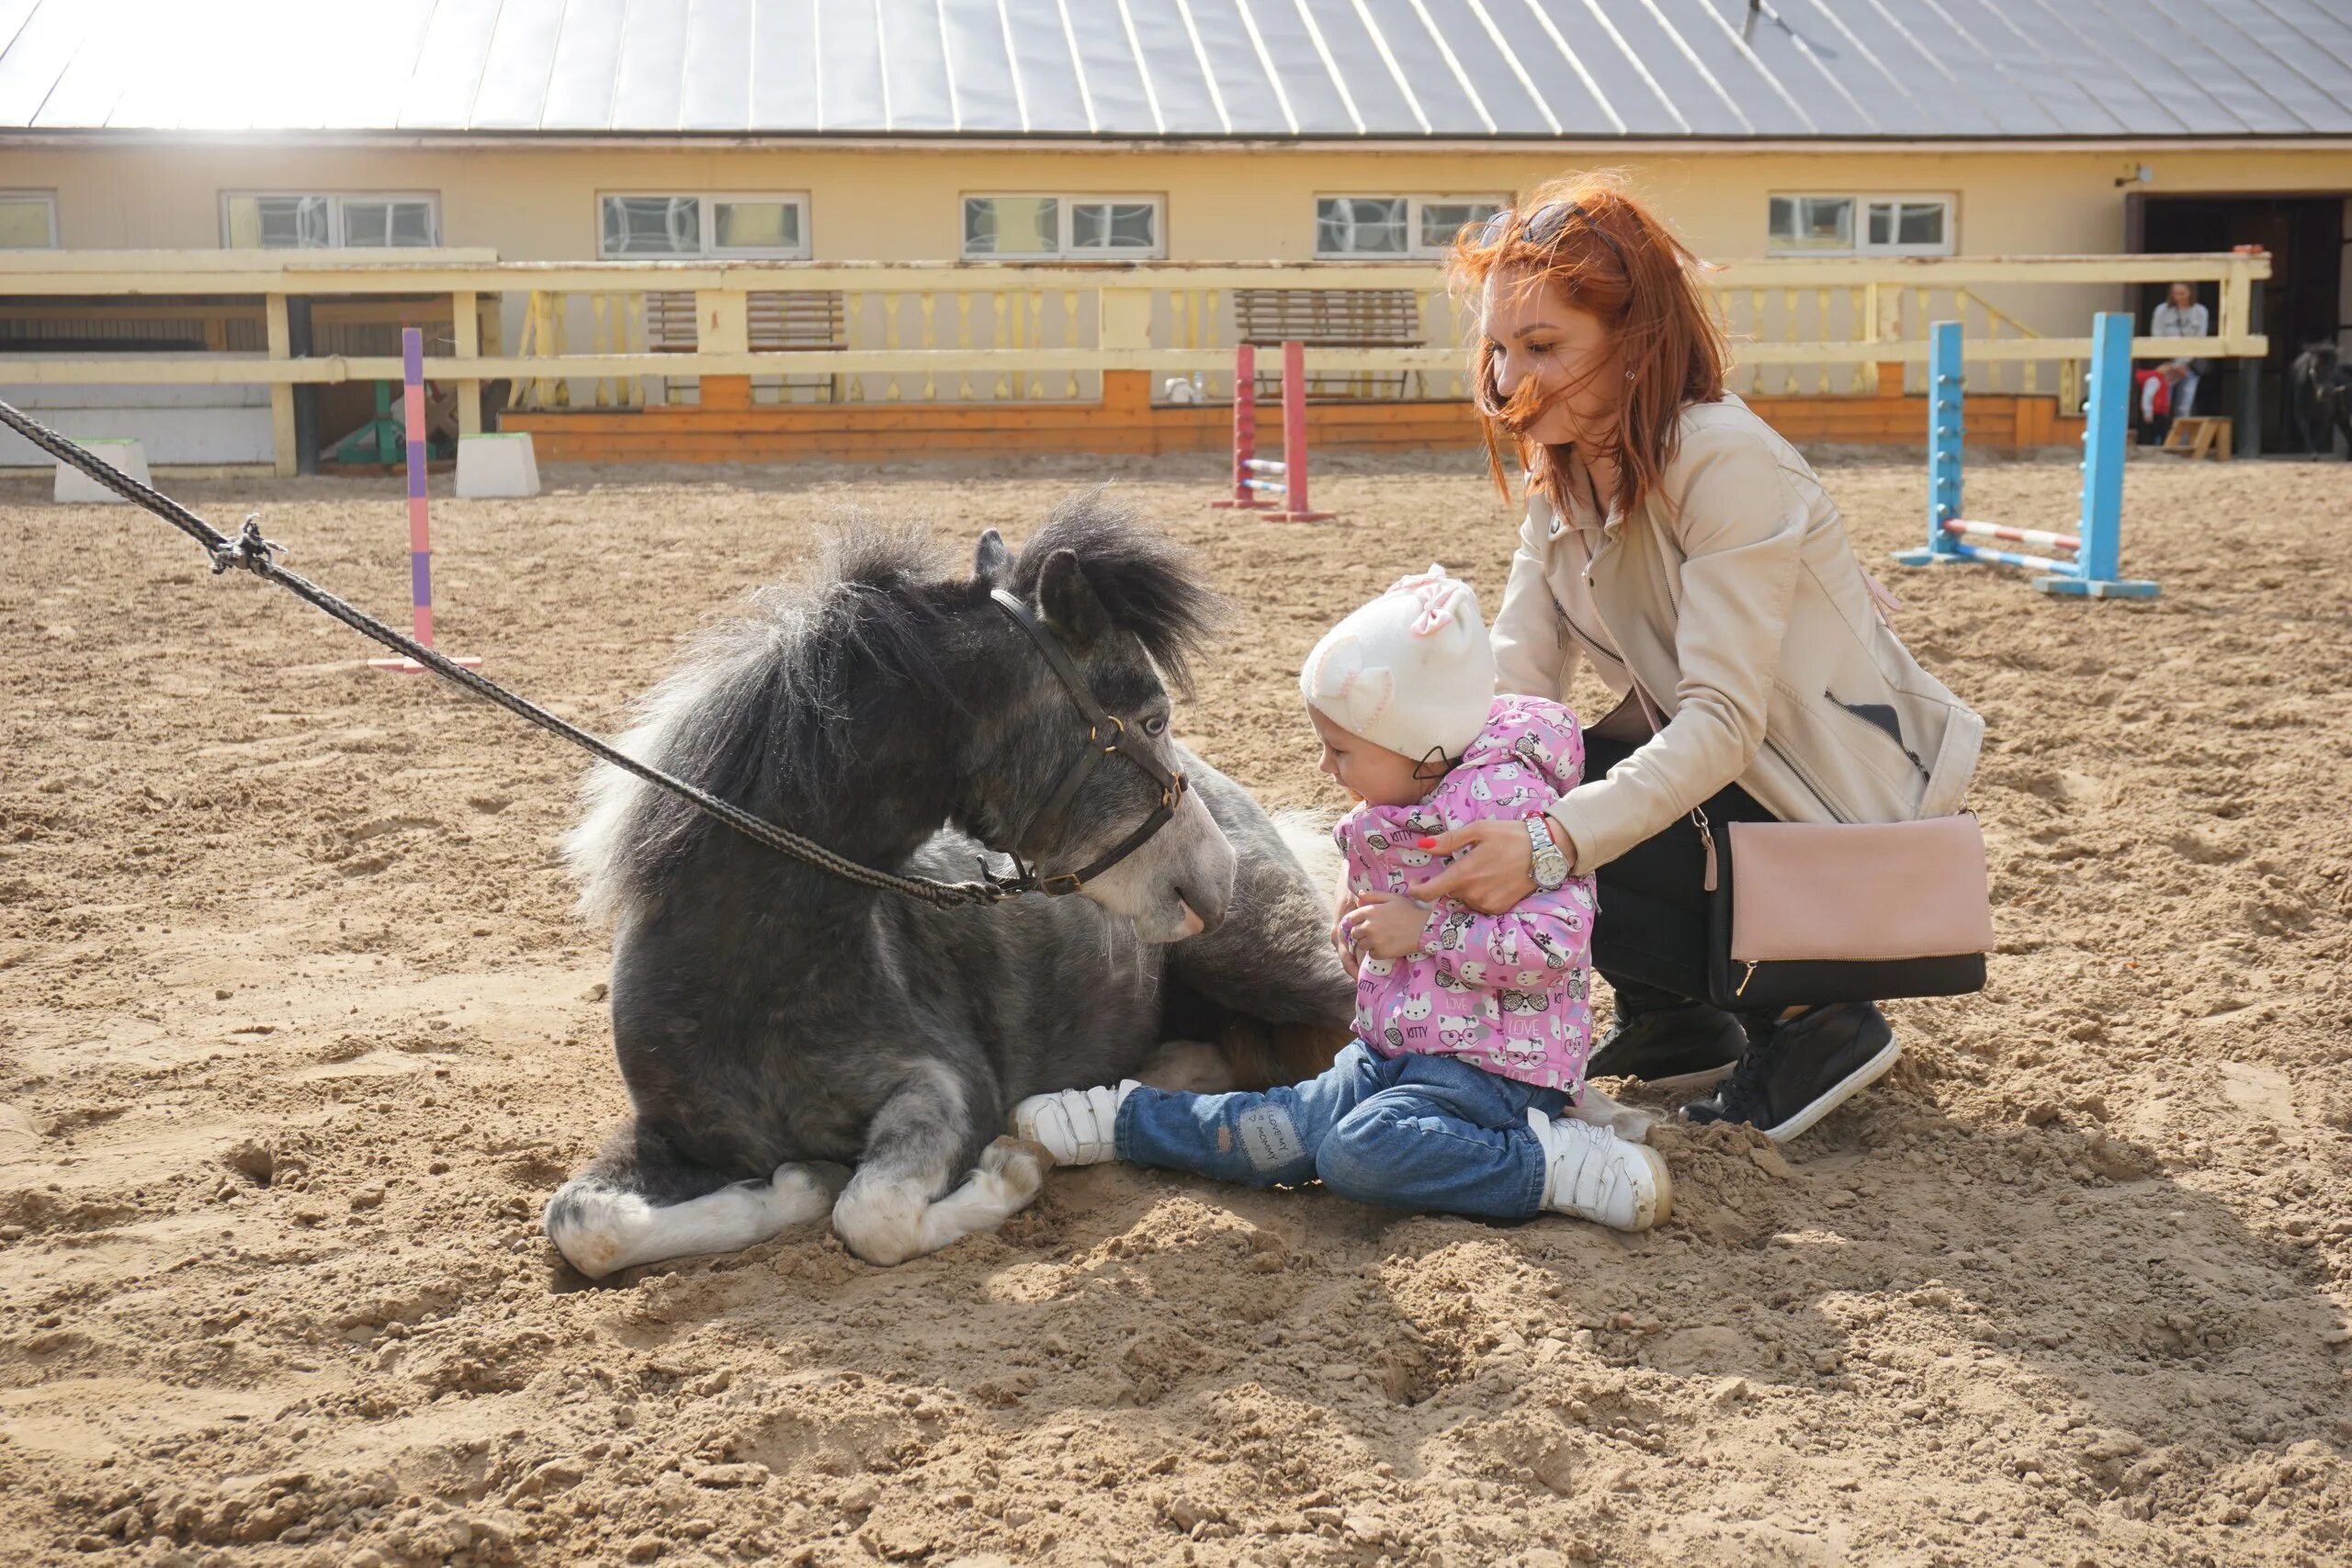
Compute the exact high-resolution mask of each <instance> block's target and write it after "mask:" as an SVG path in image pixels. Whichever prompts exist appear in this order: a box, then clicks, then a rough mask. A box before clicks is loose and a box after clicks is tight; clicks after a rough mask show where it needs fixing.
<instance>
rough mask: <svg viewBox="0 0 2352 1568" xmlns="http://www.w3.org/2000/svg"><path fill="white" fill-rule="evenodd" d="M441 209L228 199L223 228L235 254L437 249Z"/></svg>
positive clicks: (373, 201)
mask: <svg viewBox="0 0 2352 1568" xmlns="http://www.w3.org/2000/svg"><path fill="white" fill-rule="evenodd" d="M438 208H439V203H438V202H437V201H436V200H435V198H434V197H430V196H374V195H369V196H258V195H254V196H225V197H221V198H220V209H221V228H222V231H223V232H224V233H225V235H226V243H227V245H228V247H229V249H231V250H232V251H314V250H325V249H328V248H330V247H334V246H341V245H352V246H383V245H399V246H407V245H435V244H438V243H441V235H440V229H441V224H440V213H439V211H438Z"/></svg>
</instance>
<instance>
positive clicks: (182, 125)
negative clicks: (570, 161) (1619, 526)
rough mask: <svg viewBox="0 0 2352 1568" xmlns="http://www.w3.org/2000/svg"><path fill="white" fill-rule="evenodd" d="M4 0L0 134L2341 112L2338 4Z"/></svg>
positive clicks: (1684, 124) (1247, 125) (1117, 128)
mask: <svg viewBox="0 0 2352 1568" xmlns="http://www.w3.org/2000/svg"><path fill="white" fill-rule="evenodd" d="M1748 21H1749V6H1748V3H1747V0H327V3H325V4H320V3H319V0H0V40H5V45H4V46H0V130H32V131H36V132H39V131H52V130H53V131H60V132H65V131H93V130H104V131H175V130H188V131H195V130H217V131H344V132H357V133H363V134H364V133H400V134H421V135H423V134H436V133H473V134H484V135H518V136H525V137H529V136H573V135H624V136H636V135H648V136H678V135H697V134H718V135H752V136H780V137H794V136H922V137H942V136H956V135H963V136H972V137H988V138H1003V137H1021V136H1035V137H1063V138H1072V137H1074V138H1089V137H1092V138H1104V139H1116V140H1127V139H1138V138H1141V139H1148V138H1157V137H1171V138H1188V139H1189V138H1200V137H1208V138H1216V137H1236V138H1250V139H1262V138H1275V139H1293V138H1295V139H1301V140H1336V141H1354V140H1359V139H1375V140H1400V139H1401V140H1456V139H1465V138H1466V139H1479V138H1490V137H1500V138H1533V139H1548V138H1573V139H1577V140H1587V139H1595V140H1611V139H1623V140H1628V141H1633V140H1640V141H1650V140H1659V139H1664V140H1693V141H1724V140H1735V141H1736V140H1751V139H1754V140H1773V141H1781V140H1807V139H1819V140H1830V141H1849V140H1871V139H1881V138H1893V139H1902V140H1906V141H1909V140H1920V139H1957V140H1966V141H1978V140H1986V139H2002V138H2022V139H2031V140H2051V139H2064V138H2124V139H2159V138H2162V139H2172V138H2182V137H2190V138H2207V137H2211V138H2244V137H2304V136H2322V135H2324V136H2344V135H2347V134H2352V0H1770V4H1769V5H1767V6H1764V7H1763V10H1762V13H1761V15H1759V16H1758V17H1757V18H1756V19H1755V21H1754V24H1753V26H1752V28H1750V27H1749V26H1747V24H1748Z"/></svg>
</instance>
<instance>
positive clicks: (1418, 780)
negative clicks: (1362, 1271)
mask: <svg viewBox="0 0 2352 1568" xmlns="http://www.w3.org/2000/svg"><path fill="white" fill-rule="evenodd" d="M1299 684H1300V687H1301V689H1302V691H1303V692H1304V693H1305V694H1306V706H1307V716H1308V718H1309V719H1310V720H1311V721H1312V722H1313V724H1314V726H1315V729H1316V733H1317V735H1318V736H1319V737H1320V738H1321V739H1322V742H1323V758H1322V771H1323V772H1324V773H1329V775H1331V777H1332V778H1334V779H1335V780H1337V781H1338V782H1339V783H1340V785H1341V786H1342V787H1344V788H1345V789H1346V790H1347V791H1348V792H1349V793H1350V794H1351V795H1353V796H1354V797H1355V798H1356V801H1357V805H1356V806H1355V807H1354V808H1353V809H1351V811H1349V812H1348V814H1347V815H1346V816H1345V817H1343V818H1340V822H1339V824H1338V826H1337V827H1336V828H1335V829H1333V837H1334V838H1336V839H1337V840H1338V841H1339V845H1340V852H1342V854H1343V855H1344V856H1345V857H1346V860H1347V866H1348V886H1349V889H1350V891H1351V893H1352V894H1353V895H1354V896H1355V897H1356V899H1357V900H1358V903H1357V907H1356V908H1354V909H1353V910H1352V911H1351V912H1350V914H1349V916H1348V917H1347V920H1346V922H1345V929H1346V931H1347V937H1348V942H1349V945H1350V947H1351V950H1352V952H1353V953H1354V955H1355V959H1356V964H1357V978H1356V1017H1355V1036H1356V1038H1355V1042H1354V1043H1352V1044H1351V1045H1350V1046H1349V1047H1348V1048H1347V1049H1346V1050H1344V1051H1342V1052H1341V1053H1340V1055H1339V1058H1338V1060H1336V1061H1335V1062H1333V1064H1332V1065H1331V1069H1330V1070H1329V1072H1327V1073H1325V1074H1323V1075H1322V1076H1321V1077H1317V1078H1312V1079H1310V1080H1308V1081H1307V1082H1306V1083H1302V1084H1295V1085H1292V1086H1290V1087H1287V1088H1279V1089H1270V1090H1268V1091H1267V1092H1265V1093H1263V1094H1254V1093H1236V1094H1180V1093H1173V1092H1170V1091H1166V1090H1161V1089H1149V1088H1146V1087H1144V1086H1142V1085H1140V1084H1137V1083H1136V1082H1135V1081H1134V1080H1133V1079H1129V1080H1128V1081H1126V1082H1125V1083H1122V1084H1120V1085H1118V1086H1117V1087H1116V1088H1106V1089H1066V1090H1063V1091H1061V1092H1059V1093H1056V1094H1041V1095H1034V1096H1032V1097H1030V1098H1029V1099H1027V1100H1023V1101H1022V1102H1021V1103H1020V1104H1019V1105H1018V1106H1016V1107H1014V1108H1013V1128H1014V1131H1015V1132H1017V1133H1018V1134H1020V1135H1021V1136H1022V1137H1024V1138H1029V1139H1032V1140H1034V1141H1035V1142H1036V1143H1039V1144H1042V1145H1045V1147H1046V1149H1047V1150H1049V1151H1050V1152H1051V1153H1052V1154H1053V1156H1054V1158H1055V1160H1056V1161H1057V1163H1059V1164H1062V1165H1091V1164H1094V1163H1096V1162H1098V1161H1101V1160H1105V1159H1112V1158H1118V1159H1124V1160H1127V1161H1129V1162H1131V1163H1133V1164H1136V1165H1146V1166H1159V1167H1162V1168H1168V1169H1174V1170H1189V1171H1193V1172H1195V1173H1197V1174H1200V1175H1204V1176H1212V1177H1216V1178H1218V1179H1223V1180H1228V1181H1240V1182H1246V1183H1248V1184H1250V1186H1253V1187H1271V1186H1293V1185H1296V1184H1298V1183H1301V1182H1304V1181H1306V1180H1308V1179H1311V1178H1318V1177H1319V1178H1320V1179H1322V1181H1323V1184H1324V1185H1325V1186H1326V1187H1329V1188H1330V1189H1331V1190H1333V1191H1335V1192H1339V1193H1340V1194H1342V1195H1344V1196H1346V1197H1350V1198H1353V1199H1355V1200H1357V1201H1361V1202H1366V1203H1378V1204H1383V1205H1385V1206H1387V1207H1389V1208H1397V1209H1412V1210H1424V1211H1430V1210H1433V1211H1439V1212H1442V1213H1456V1214H1470V1215H1476V1216H1479V1217H1482V1218H1487V1219H1499V1220H1522V1219H1527V1218H1529V1217H1531V1216H1532V1215H1535V1214H1538V1213H1545V1212H1547V1211H1548V1212H1551V1213H1564V1214H1574V1215H1576V1216H1577V1217H1578V1218H1580V1219H1588V1220H1595V1221H1598V1222H1600V1224H1605V1225H1612V1226H1614V1227H1616V1228H1617V1229H1620V1230H1646V1229H1648V1228H1649V1227H1650V1226H1651V1225H1653V1224H1656V1223H1657V1222H1658V1221H1659V1220H1662V1219H1664V1218H1666V1216H1667V1215H1668V1213H1669V1212H1670V1211H1671V1209H1672V1206H1673V1199H1672V1190H1671V1185H1670V1183H1669V1181H1668V1176H1667V1169H1666V1163H1665V1161H1664V1160H1662V1159H1661V1158H1659V1157H1658V1155H1657V1151H1656V1150H1654V1149H1651V1148H1649V1147H1647V1146H1645V1145H1642V1144H1639V1143H1634V1142H1629V1141H1627V1140H1626V1139H1623V1138H1621V1137H1619V1136H1618V1135H1617V1134H1615V1133H1614V1132H1612V1131H1611V1129H1610V1128H1608V1127H1606V1126H1598V1125H1591V1124H1588V1123H1587V1122H1581V1121H1577V1120H1575V1119H1573V1117H1572V1116H1571V1115H1570V1114H1569V1112H1570V1111H1571V1108H1572V1107H1573V1106H1574V1105H1575V1104H1576V1101H1577V1096H1578V1094H1579V1093H1580V1092H1581V1090H1582V1088H1583V1083H1584V1065H1585V1058H1586V1056H1587V1055H1589V1053H1590V1051H1591V1048H1592V1013H1591V1010H1590V1008H1589V1005H1588V1002H1587V998H1586V990H1587V986H1588V965H1589V958H1590V953H1591V942H1592V919H1593V889H1592V879H1591V878H1590V877H1583V876H1577V877H1566V879H1565V880H1562V881H1560V882H1559V883H1558V885H1557V886H1555V887H1553V888H1551V889H1549V890H1544V889H1541V888H1539V889H1538V891H1536V892H1534V893H1532V894H1531V895H1529V896H1528V897H1526V898H1525V899H1524V900H1522V901H1521V903H1520V904H1519V906H1518V907H1517V908H1514V909H1512V910H1510V912H1509V913H1508V914H1503V915H1481V914H1478V913H1476V912H1475V911H1473V910H1471V909H1468V908H1464V907H1463V906H1462V905H1460V904H1459V903H1457V902H1455V901H1454V900H1453V899H1441V900H1439V901H1438V902H1437V903H1436V904H1435V905H1434V906H1427V905H1423V904H1420V903H1418V902H1416V901H1415V900H1414V899H1413V898H1412V897H1410V896H1409V894H1408V887H1409V886H1410V885H1411V884H1412V883H1414V882H1417V881H1419V880H1422V879H1424V878H1426V877H1428V876H1429V875H1430V874H1432V868H1433V866H1434V863H1435V862H1436V860H1437V858H1438V857H1437V854H1436V853H1435V847H1436V840H1437V836H1438V835H1440V834H1442V833H1444V832H1446V831H1448V830H1449V829H1453V828H1457V827H1460V826H1461V825H1463V824H1464V823H1466V822H1470V821H1475V820H1478V819H1482V818H1536V819H1537V820H1538V821H1539V823H1540V820H1541V813H1542V812H1543V811H1544V808H1545V807H1548V806H1549V805H1551V804H1552V802H1553V801H1554V800H1555V799H1557V798H1558V797H1559V796H1560V795H1563V794H1565V793H1566V792H1567V791H1568V790H1569V789H1571V788H1573V787H1575V785H1576V784H1577V782H1578V780H1579V779H1580V778H1581V776H1582V774H1583V769H1584V741H1583V738H1582V736H1581V735H1580V734H1579V733H1578V731H1577V723H1576V719H1575V717H1574V716H1572V715H1571V714H1569V712H1568V711H1567V710H1566V708H1564V707H1562V706H1561V705H1559V704H1557V703H1554V702H1547V701H1544V699H1542V698H1539V697H1522V696H1508V697H1497V696H1495V695H1494V689H1495V667H1494V656H1493V654H1492V652H1491V650H1490V649H1488V647H1487V629H1486V626H1485V624H1484V623H1483V622H1482V621H1481V620H1480V619H1479V615H1478V602H1477V598H1476V595H1475V594H1474V593H1473V592H1471V590H1470V587H1469V585H1468V584H1467V583H1464V582H1462V581H1458V580H1456V579H1453V578H1450V577H1448V576H1446V575H1445V573H1444V571H1443V570H1442V569H1440V568H1438V567H1435V566H1432V567H1431V568H1430V570H1428V571H1427V572H1426V573H1423V574H1422V575H1420V576H1418V577H1408V578H1405V579H1403V580H1402V581H1398V582H1397V583H1396V584H1395V585H1394V586H1393V587H1391V588H1390V589H1389V590H1388V592H1385V593H1384V594H1382V595H1381V596H1380V597H1379V598H1377V599H1375V600H1374V601H1373V602H1372V603H1371V604H1366V605H1365V606H1363V608H1362V609H1360V610H1358V611H1356V612H1355V613H1354V614H1353V615H1350V616H1348V618H1347V619H1346V620H1344V621H1341V622H1340V624H1339V626H1335V627H1334V628H1332V630H1331V631H1330V633H1329V635H1328V636H1326V637H1324V638H1323V640H1322V641H1321V642H1320V643H1318V644H1317V645H1316V648H1315V651H1314V652H1313V653H1312V654H1310V655H1308V657H1307V660H1306V669H1305V670H1304V671H1302V672H1301V674H1300V678H1299ZM1546 842H1547V844H1548V840H1546Z"/></svg>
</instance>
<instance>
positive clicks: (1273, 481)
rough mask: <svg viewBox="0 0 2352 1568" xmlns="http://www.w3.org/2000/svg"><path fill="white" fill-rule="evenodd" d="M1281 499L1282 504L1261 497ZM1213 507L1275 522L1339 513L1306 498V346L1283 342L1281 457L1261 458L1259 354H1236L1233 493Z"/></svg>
mask: <svg viewBox="0 0 2352 1568" xmlns="http://www.w3.org/2000/svg"><path fill="white" fill-rule="evenodd" d="M1264 495H1279V496H1281V497H1282V498H1283V499H1282V501H1281V502H1279V503H1276V502H1268V501H1261V500H1260V499H1259V497H1260V496H1264ZM1209 504H1210V505H1211V506H1214V507H1223V508H1229V509H1232V510H1234V511H1242V512H1262V513H1265V514H1266V516H1268V517H1270V518H1272V520H1273V521H1275V522H1277V523H1321V522H1324V521H1326V520H1327V519H1329V518H1332V517H1336V516H1338V515H1339V513H1336V512H1317V511H1316V510H1315V509H1314V508H1313V507H1312V506H1311V505H1309V504H1308V502H1307V499H1306V344H1303V343H1299V342H1297V341H1295V340H1294V341H1292V342H1289V343H1285V344H1283V455H1282V460H1281V461H1280V462H1275V461H1272V460H1271V459H1269V458H1264V457H1259V456H1258V351H1257V349H1256V348H1254V347H1253V346H1251V345H1250V344H1246V343H1245V344H1241V345H1240V346H1239V347H1238V348H1236V349H1235V350H1234V351H1233V493H1232V494H1231V495H1230V496H1227V497H1225V498H1223V499H1221V500H1217V501H1212V502H1209Z"/></svg>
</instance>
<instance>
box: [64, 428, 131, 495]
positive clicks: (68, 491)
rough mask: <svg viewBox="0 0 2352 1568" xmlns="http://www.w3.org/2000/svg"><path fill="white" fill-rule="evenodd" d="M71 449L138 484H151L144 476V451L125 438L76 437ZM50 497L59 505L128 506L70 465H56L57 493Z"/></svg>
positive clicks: (113, 493)
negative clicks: (61, 502) (93, 502)
mask: <svg viewBox="0 0 2352 1568" xmlns="http://www.w3.org/2000/svg"><path fill="white" fill-rule="evenodd" d="M74 446H79V447H81V448H82V449H83V450H84V451H85V452H87V453H88V454H89V455H90V456H91V457H96V458H97V459H99V460H100V461H101V462H107V463H111V464H113V465H114V466H115V467H116V468H120V469H121V470H122V471H123V472H124V473H126V474H129V475H130V477H131V478H132V479H137V480H138V481H139V482H140V483H141V484H152V483H153V482H154V481H153V479H150V478H149V477H148V474H147V448H146V447H145V446H142V445H141V444H140V443H139V442H137V441H135V440H132V439H130V437H128V436H86V435H77V436H75V437H74ZM52 493H53V495H54V497H55V499H57V500H59V501H99V502H109V501H110V502H121V503H122V504H124V505H129V504H130V502H129V501H128V500H127V499H126V498H125V497H122V496H119V495H117V494H115V492H114V491H110V490H108V489H107V487H106V486H104V485H102V484H100V483H99V482H98V481H97V480H96V479H92V478H91V477H90V476H89V475H87V474H85V473H84V472H83V471H82V470H81V469H79V468H74V466H73V465H72V464H70V463H60V464H58V465H57V489H56V490H55V491H54V492H52Z"/></svg>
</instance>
